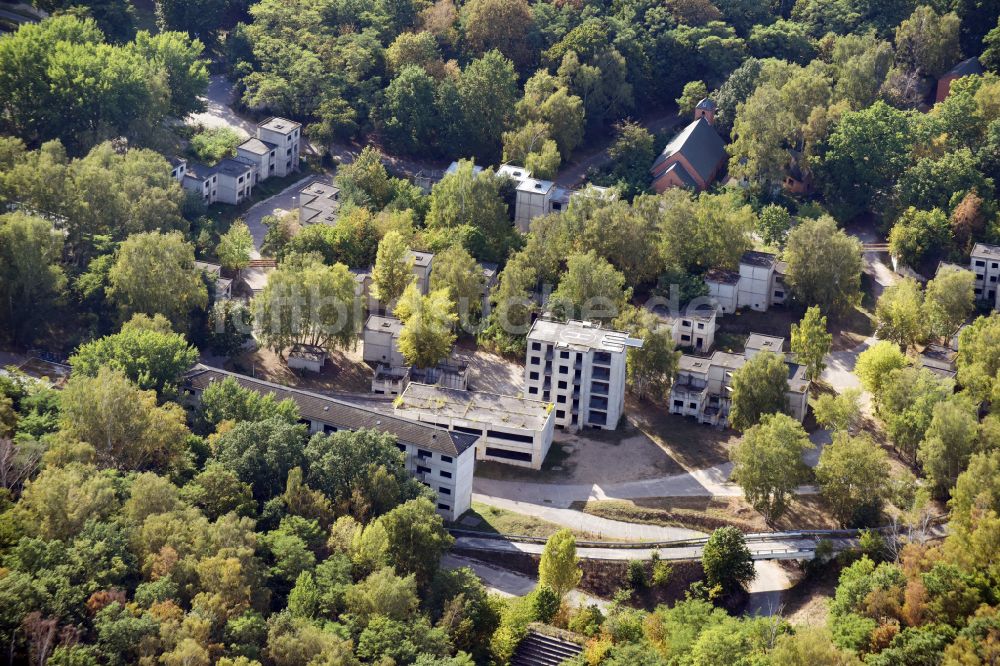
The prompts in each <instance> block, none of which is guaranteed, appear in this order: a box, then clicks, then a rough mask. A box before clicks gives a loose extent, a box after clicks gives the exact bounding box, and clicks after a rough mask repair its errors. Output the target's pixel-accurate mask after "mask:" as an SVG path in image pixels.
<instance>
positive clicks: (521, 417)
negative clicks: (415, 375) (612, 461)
mask: <svg viewBox="0 0 1000 666" xmlns="http://www.w3.org/2000/svg"><path fill="white" fill-rule="evenodd" d="M393 406H394V408H395V414H396V416H401V417H403V418H407V419H412V420H414V421H419V422H421V423H432V424H434V425H436V426H441V427H444V428H447V429H448V430H453V431H458V432H464V433H469V434H473V435H477V436H479V440H478V442H477V444H476V459H477V460H492V461H496V462H501V463H505V464H508V465H516V466H518V467H527V468H530V469H541V468H542V461H543V460H545V456H546V455H547V454H548V452H549V447H551V446H552V434H553V431H554V424H555V418H554V415H553V406H552V404H551V403H546V402H541V401H539V400H527V399H525V398H518V397H514V396H508V395H499V394H496V393H484V392H481V391H460V390H456V389H449V388H441V387H438V386H428V385H427V384H419V383H417V382H411V383H410V385H409V386H407V388H406V390H405V391H404V392H403V395H401V396H400V397H399V398H397V399H396V401H395V402H394V403H393Z"/></svg>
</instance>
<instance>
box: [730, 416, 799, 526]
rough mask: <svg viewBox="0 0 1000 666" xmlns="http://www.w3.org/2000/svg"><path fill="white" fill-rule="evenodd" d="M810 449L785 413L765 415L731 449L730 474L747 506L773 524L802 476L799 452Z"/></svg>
mask: <svg viewBox="0 0 1000 666" xmlns="http://www.w3.org/2000/svg"><path fill="white" fill-rule="evenodd" d="M811 448H813V445H812V443H811V442H810V441H809V435H808V434H806V431H805V430H804V429H803V428H802V425H801V424H800V423H799V422H798V421H796V420H795V419H793V418H792V417H790V416H788V415H787V414H765V415H764V416H763V417H761V419H760V422H759V423H758V424H757V425H755V426H752V427H751V428H750V429H748V430H747V431H746V433H744V435H743V439H742V440H741V441H740V443H739V445H738V446H737V447H736V449H734V451H733V454H732V458H733V463H734V464H735V466H734V468H733V474H734V476H735V477H736V479H737V480H738V481H739V484H740V487H741V488H742V489H743V494H744V495H745V496H746V498H747V501H748V502H750V505H751V506H752V507H753V508H754V509H756V510H757V511H759V512H760V513H761V515H763V516H764V519H765V520H766V521H767V522H768V524H770V525H773V524H774V523H775V522H776V521H777V520H778V519H779V518H781V516H783V515H784V513H785V511H786V510H787V509H788V503H789V501H790V500H791V498H792V495H793V493H794V492H795V489H796V487H798V485H799V482H800V481H801V480H802V479H803V478H804V474H803V472H804V471H805V465H804V463H803V462H802V454H803V453H804V452H805V451H806V450H807V449H811Z"/></svg>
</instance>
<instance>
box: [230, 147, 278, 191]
mask: <svg viewBox="0 0 1000 666" xmlns="http://www.w3.org/2000/svg"><path fill="white" fill-rule="evenodd" d="M236 159H238V160H239V161H241V162H243V163H245V164H249V165H250V166H252V167H253V184H254V185H256V184H257V183H259V182H262V181H265V180H267V179H268V178H270V177H271V176H272V175H273V174H274V172H275V164H276V161H277V159H278V146H277V144H274V143H271V142H270V141H261V140H260V139H258V138H257V137H251V138H249V139H247V140H246V141H244V142H243V143H241V144H240V145H238V146H236Z"/></svg>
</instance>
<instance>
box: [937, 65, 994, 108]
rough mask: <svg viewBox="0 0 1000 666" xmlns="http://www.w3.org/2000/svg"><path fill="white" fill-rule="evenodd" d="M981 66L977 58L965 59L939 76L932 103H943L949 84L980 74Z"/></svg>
mask: <svg viewBox="0 0 1000 666" xmlns="http://www.w3.org/2000/svg"><path fill="white" fill-rule="evenodd" d="M982 73H983V66H982V65H981V64H980V63H979V58H967V59H966V60H963V61H962V62H960V63H958V64H957V65H955V66H954V67H952V68H951V69H950V70H948V71H947V72H945V73H944V74H942V75H941V78H940V79H938V82H937V90H936V91H935V95H934V102H935V104H936V103H937V102H943V101H944V98H945V97H947V96H948V93H950V92H951V82H952V81H954V80H955V79H960V78H962V77H963V76H971V75H973V74H982Z"/></svg>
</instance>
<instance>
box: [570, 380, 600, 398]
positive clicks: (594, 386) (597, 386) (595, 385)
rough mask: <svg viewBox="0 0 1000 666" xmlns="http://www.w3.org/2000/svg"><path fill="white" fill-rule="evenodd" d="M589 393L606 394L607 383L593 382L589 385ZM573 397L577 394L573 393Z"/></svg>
mask: <svg viewBox="0 0 1000 666" xmlns="http://www.w3.org/2000/svg"><path fill="white" fill-rule="evenodd" d="M590 394H591V395H603V396H606V395H608V385H607V384H603V383H598V382H594V383H593V384H591V385H590ZM573 397H577V396H576V395H574V396H573Z"/></svg>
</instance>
